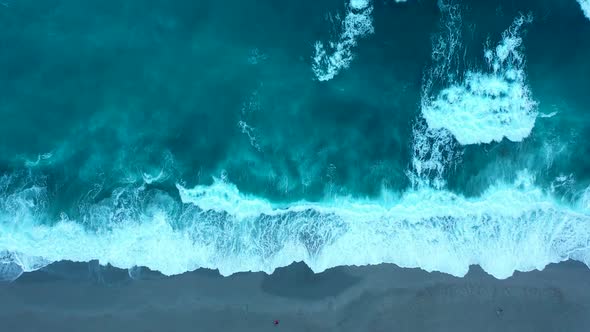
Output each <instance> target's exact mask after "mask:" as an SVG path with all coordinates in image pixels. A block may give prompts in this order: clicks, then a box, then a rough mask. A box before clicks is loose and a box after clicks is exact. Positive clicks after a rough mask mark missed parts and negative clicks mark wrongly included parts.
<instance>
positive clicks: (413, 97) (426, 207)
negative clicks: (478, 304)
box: [0, 0, 590, 280]
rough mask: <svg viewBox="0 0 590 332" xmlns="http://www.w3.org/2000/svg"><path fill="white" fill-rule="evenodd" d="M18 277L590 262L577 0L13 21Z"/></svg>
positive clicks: (10, 196) (10, 83) (2, 221)
mask: <svg viewBox="0 0 590 332" xmlns="http://www.w3.org/2000/svg"><path fill="white" fill-rule="evenodd" d="M0 22H1V24H2V25H1V26H2V28H1V29H0V274H1V275H2V277H1V278H3V279H7V280H10V279H14V278H16V277H18V276H19V275H20V274H21V273H22V272H23V271H25V272H26V271H31V270H35V269H38V268H41V267H43V266H45V265H46V264H48V263H50V262H53V261H59V260H73V261H89V260H99V261H100V263H101V264H112V265H115V266H117V267H121V268H132V267H134V266H147V267H150V268H152V269H155V270H159V271H161V272H163V273H165V274H176V273H182V272H185V271H189V270H193V269H196V268H199V267H207V268H217V269H219V270H220V271H221V273H223V274H231V273H234V272H238V271H250V270H253V271H260V270H262V271H266V272H271V271H273V270H274V269H275V268H276V267H279V266H284V265H288V264H289V263H291V262H293V261H305V262H306V263H307V264H308V265H309V266H310V267H311V268H312V269H313V270H314V271H316V272H317V271H322V270H324V269H326V268H330V267H333V266H337V265H350V264H356V265H363V264H379V263H395V264H398V265H400V266H403V267H421V268H423V269H426V270H429V271H431V270H437V271H443V272H447V273H451V274H455V275H463V274H464V273H466V271H467V268H468V266H469V265H470V264H479V265H481V266H482V267H483V268H484V269H485V270H486V271H487V272H489V273H491V274H493V275H494V276H497V277H500V278H504V277H507V276H509V275H511V274H512V273H513V272H514V271H515V270H524V271H526V270H531V269H535V268H537V269H541V268H543V267H544V266H545V265H547V264H548V263H551V262H557V261H562V260H566V259H576V260H580V261H582V262H584V263H586V264H590V189H589V188H590V157H589V156H590V143H589V141H588V138H589V137H590V116H589V115H588V114H589V113H588V112H589V110H590V109H589V107H590V94H589V93H588V91H590V90H589V88H590V61H589V60H588V59H590V19H589V18H586V17H585V16H584V12H583V10H582V7H581V6H580V4H579V3H578V2H576V1H575V0H567V1H566V0H562V1H560V0H544V1H518V2H515V1H500V0H498V1H486V2H482V1H450V0H449V1H439V2H437V1H418V0H408V1H407V2H401V3H398V2H395V1H384V0H373V1H362V0H356V1H351V2H348V1H345V0H326V1H320V2H318V1H290V2H285V1H280V2H277V1H270V0H269V1H257V2H256V3H251V2H244V1H234V0H228V1H181V0H178V1H153V2H150V4H149V5H146V3H145V2H142V1H125V2H123V3H121V2H116V1H104V0H103V1H93V0H90V1H83V2H80V1H70V0H51V1H43V2H41V3H40V2H38V1H28V0H5V1H4V2H3V3H2V4H1V5H0Z"/></svg>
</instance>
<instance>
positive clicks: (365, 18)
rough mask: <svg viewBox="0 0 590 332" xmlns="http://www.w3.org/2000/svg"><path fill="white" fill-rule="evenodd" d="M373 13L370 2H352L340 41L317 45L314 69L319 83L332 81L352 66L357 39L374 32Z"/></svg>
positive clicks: (317, 43) (343, 22)
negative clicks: (343, 70)
mask: <svg viewBox="0 0 590 332" xmlns="http://www.w3.org/2000/svg"><path fill="white" fill-rule="evenodd" d="M372 12H373V6H371V4H370V2H369V0H351V1H350V3H349V6H348V8H347V13H346V16H345V18H344V20H343V21H342V23H341V24H342V27H341V33H340V36H339V38H338V40H337V41H331V42H329V43H328V44H327V45H324V43H323V42H321V41H317V42H316V43H315V45H314V47H315V52H314V56H313V65H312V69H313V72H314V74H315V76H316V78H317V79H318V80H319V81H328V80H331V79H332V78H334V77H335V76H336V75H338V73H339V72H340V71H341V70H342V69H345V68H348V67H349V66H350V64H351V62H352V60H353V58H354V54H353V52H352V50H353V48H354V47H355V46H356V44H357V39H358V38H360V37H363V36H366V35H368V34H372V33H373V32H374V29H373V17H372Z"/></svg>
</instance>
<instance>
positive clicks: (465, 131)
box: [422, 16, 537, 145]
mask: <svg viewBox="0 0 590 332" xmlns="http://www.w3.org/2000/svg"><path fill="white" fill-rule="evenodd" d="M530 20H531V19H530V18H529V17H524V16H522V17H519V18H517V19H516V20H515V21H514V23H513V24H512V25H511V26H510V28H509V29H508V30H506V31H505V32H504V33H503V35H502V41H501V42H500V43H499V44H498V45H497V46H496V48H495V49H487V50H486V51H485V59H486V61H487V63H488V65H489V70H488V71H485V72H480V71H468V72H467V73H466V74H465V77H464V79H463V81H462V82H459V83H457V84H453V85H452V86H450V87H448V88H445V89H443V90H442V91H440V93H439V94H438V95H437V96H436V97H435V98H431V99H429V100H427V101H426V102H423V106H422V115H423V117H424V119H426V122H427V123H428V127H429V128H431V129H441V128H444V129H447V130H449V131H450V132H451V133H452V134H453V136H454V137H455V138H456V139H457V141H459V143H460V144H462V145H467V144H479V143H490V142H492V141H498V142H499V141H501V140H502V139H503V138H507V139H509V140H511V141H516V142H518V141H522V140H523V139H524V138H526V137H527V136H529V135H530V133H531V131H532V129H533V127H534V125H535V120H536V117H537V111H536V106H537V103H536V102H535V101H534V100H533V99H532V94H531V91H530V89H529V87H528V85H527V83H526V75H525V71H524V62H525V61H524V54H523V53H522V38H521V36H520V31H521V27H522V26H523V25H524V24H525V23H528V22H530Z"/></svg>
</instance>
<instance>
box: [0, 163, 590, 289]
mask: <svg viewBox="0 0 590 332" xmlns="http://www.w3.org/2000/svg"><path fill="white" fill-rule="evenodd" d="M4 181H9V180H8V179H6V178H5V179H4ZM533 181H534V179H533V177H532V176H531V175H530V174H528V173H527V172H521V173H520V175H519V177H518V179H517V180H516V181H515V182H514V183H511V184H503V183H498V184H497V185H495V186H492V187H490V188H489V189H488V190H487V191H486V192H485V193H484V194H483V195H481V196H480V197H476V198H467V197H463V196H461V195H457V194H454V193H452V192H449V191H447V190H435V189H429V188H422V189H419V190H410V191H408V192H406V193H404V194H403V195H402V196H401V197H400V198H399V199H391V198H389V199H388V198H387V197H388V195H383V196H382V198H381V199H377V200H369V199H355V198H351V197H339V198H335V199H333V200H330V201H324V202H316V203H313V202H305V201H300V202H296V203H289V204H276V203H272V202H270V201H268V200H265V199H263V198H260V197H256V196H249V195H246V194H244V193H241V192H240V191H239V190H238V189H237V188H236V187H235V186H234V185H232V184H229V183H226V182H223V181H221V180H216V181H215V182H214V183H213V184H212V185H210V186H197V187H195V188H192V189H189V188H185V187H183V186H180V185H178V186H177V190H178V193H179V195H180V198H181V199H180V202H179V201H178V200H176V199H174V198H172V196H171V195H170V194H166V193H164V192H162V191H158V190H153V189H149V190H148V189H146V188H145V186H141V187H135V188H131V187H129V188H120V189H118V190H116V191H115V192H114V193H113V195H112V196H111V197H108V198H105V199H103V200H102V201H100V202H97V203H94V204H92V205H88V206H86V207H85V208H84V209H85V210H84V211H83V213H82V215H81V216H80V217H79V218H80V219H79V220H72V219H70V218H68V216H66V215H62V216H61V217H60V218H59V220H56V221H55V222H49V223H48V222H47V221H45V222H41V220H46V219H47V216H48V215H47V214H46V210H47V206H48V204H49V202H48V200H47V191H46V189H44V188H43V187H37V186H29V187H27V188H22V189H21V190H20V191H18V192H14V193H7V192H4V193H2V198H1V201H0V204H1V207H2V209H1V210H2V217H1V222H0V248H2V249H3V252H2V254H1V255H0V257H1V260H0V262H1V264H0V274H2V275H3V278H4V279H10V278H15V277H18V275H20V273H22V271H32V270H36V269H39V268H41V267H43V266H44V265H47V264H49V263H51V262H54V261H60V260H71V261H90V260H98V261H99V262H100V263H101V264H112V265H114V266H116V267H120V268H133V267H134V266H146V267H149V268H150V269H153V270H158V271H161V272H162V273H164V274H167V275H172V274H179V273H183V272H186V271H191V270H194V269H197V268H211V269H219V271H220V272H221V274H223V275H229V274H232V273H236V272H241V271H264V272H267V273H271V272H272V271H273V270H274V269H276V268H278V267H281V266H286V265H289V264H290V263H292V262H294V261H303V262H305V263H306V264H308V265H309V266H310V267H311V268H312V269H313V270H314V271H315V272H321V271H324V270H326V269H328V268H331V267H335V266H340V265H366V264H380V263H395V264H397V265H399V266H401V267H412V268H413V267H419V268H422V269H424V270H427V271H441V272H446V273H450V274H453V275H455V276H463V275H465V274H466V273H467V271H468V269H469V266H470V265H472V264H479V265H480V266H481V267H482V268H483V269H484V270H486V271H487V272H488V273H490V274H492V275H493V276H495V277H497V278H506V277H509V276H510V275H511V274H512V273H513V272H514V271H516V270H519V271H529V270H533V269H542V268H543V267H544V266H546V265H547V264H549V263H555V262H560V261H563V260H567V259H576V260H579V261H582V262H584V263H586V264H590V215H589V213H590V211H589V210H588V209H587V206H585V205H587V204H586V203H587V202H586V201H585V199H584V198H581V199H580V201H579V202H577V203H575V204H571V205H566V204H563V203H561V202H559V201H557V200H555V199H554V198H552V197H551V196H550V195H549V194H547V193H545V192H544V191H543V190H541V189H539V188H538V187H536V186H535V185H534V184H533Z"/></svg>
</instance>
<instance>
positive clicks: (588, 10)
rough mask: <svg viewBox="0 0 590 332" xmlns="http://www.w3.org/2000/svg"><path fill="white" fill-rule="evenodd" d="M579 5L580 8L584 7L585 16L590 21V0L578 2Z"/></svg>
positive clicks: (579, 0)
mask: <svg viewBox="0 0 590 332" xmlns="http://www.w3.org/2000/svg"><path fill="white" fill-rule="evenodd" d="M578 3H579V4H580V7H582V11H583V12H584V16H586V17H587V18H588V19H589V20H590V0H578Z"/></svg>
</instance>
